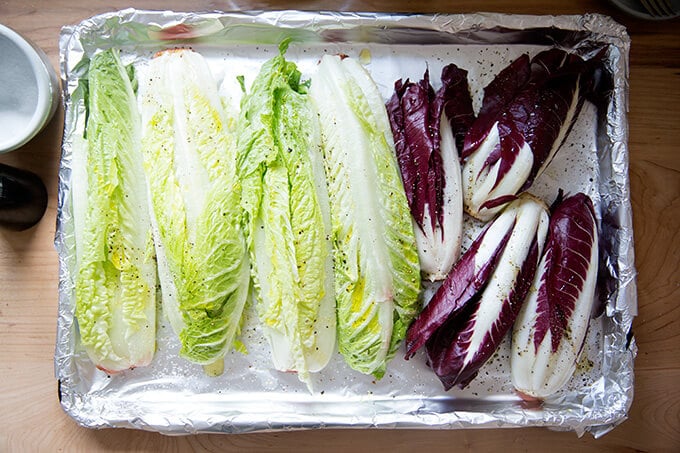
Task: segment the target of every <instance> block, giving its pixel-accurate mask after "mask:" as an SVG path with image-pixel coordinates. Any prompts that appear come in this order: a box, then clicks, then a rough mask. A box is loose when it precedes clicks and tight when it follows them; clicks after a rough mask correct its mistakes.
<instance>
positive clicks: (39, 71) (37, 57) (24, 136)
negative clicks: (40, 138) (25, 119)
mask: <svg viewBox="0 0 680 453" xmlns="http://www.w3.org/2000/svg"><path fill="white" fill-rule="evenodd" d="M0 36H3V37H6V38H7V39H9V40H10V41H11V42H12V43H14V44H15V45H16V46H17V48H18V49H19V50H20V51H21V53H22V55H23V56H24V57H25V58H26V60H28V62H29V64H30V66H31V68H32V70H33V74H34V75H35V79H36V85H37V89H38V100H37V103H36V106H35V110H34V111H33V115H32V117H31V119H30V121H29V123H28V125H27V126H26V127H25V128H24V129H23V130H22V131H21V133H20V134H17V135H15V136H10V137H0V154H2V153H6V152H9V151H12V150H15V149H17V148H20V147H21V146H23V145H25V144H26V143H27V142H28V141H29V140H31V139H32V138H33V137H35V136H36V135H37V134H38V132H40V131H41V130H42V129H43V127H45V125H46V124H47V123H48V122H49V121H50V119H51V118H52V116H53V115H54V112H55V110H56V107H57V102H58V96H59V88H58V81H57V76H56V73H55V71H54V68H53V67H52V64H51V63H50V62H49V60H48V58H47V55H45V53H44V52H43V51H42V50H41V49H40V48H38V47H37V46H36V45H35V44H33V43H31V42H30V41H28V40H27V39H26V38H24V37H23V36H21V35H20V34H19V33H18V32H16V31H14V30H13V29H11V28H10V27H8V26H6V25H3V24H0Z"/></svg>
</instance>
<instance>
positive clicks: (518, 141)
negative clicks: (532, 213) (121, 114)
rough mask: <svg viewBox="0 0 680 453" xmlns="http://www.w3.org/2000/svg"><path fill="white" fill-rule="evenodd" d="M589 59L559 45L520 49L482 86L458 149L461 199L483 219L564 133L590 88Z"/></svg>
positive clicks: (535, 170) (529, 178) (546, 159)
mask: <svg viewBox="0 0 680 453" xmlns="http://www.w3.org/2000/svg"><path fill="white" fill-rule="evenodd" d="M593 67H594V65H592V64H590V62H586V61H584V60H583V59H582V58H581V57H579V56H578V55H575V54H571V53H567V52H565V51H563V50H560V49H550V50H547V51H543V52H541V53H539V54H538V55H536V56H535V57H534V58H532V59H530V58H529V56H528V55H526V54H524V55H522V56H520V57H519V58H517V59H516V60H515V61H514V62H512V63H511V64H510V65H509V66H508V67H506V68H505V69H503V70H502V71H501V72H500V73H499V74H498V75H497V76H496V78H495V79H494V80H493V81H492V82H491V83H490V84H489V85H488V86H487V87H486V88H485V89H484V99H483V102H482V107H481V109H480V112H479V115H478V117H477V120H476V121H475V122H474V124H472V126H471V127H470V129H469V130H468V133H467V135H466V136H465V142H464V145H463V150H462V158H463V159H464V161H465V163H464V165H463V177H462V183H463V202H464V205H465V209H466V211H467V212H468V214H470V215H472V216H473V217H476V218H478V219H480V220H490V219H491V218H493V217H494V216H495V215H496V214H497V213H498V212H500V211H501V210H502V209H503V207H504V206H506V205H507V203H508V202H510V201H512V200H513V199H514V198H515V197H516V195H517V194H518V193H521V192H523V191H525V190H527V189H528V188H529V187H530V186H531V184H532V183H533V181H534V179H535V178H536V177H537V176H538V175H539V174H540V173H541V172H542V171H543V169H544V168H545V167H546V166H547V165H548V164H549V163H550V161H551V160H552V158H553V157H554V155H555V153H556V152H557V150H558V149H559V148H560V146H561V145H562V143H563V142H564V140H565V138H566V137H567V135H568V133H569V131H570V129H571V127H572V126H573V124H574V122H575V120H576V117H577V116H578V113H579V111H580V109H581V107H582V105H583V102H584V100H585V98H586V96H587V95H588V93H589V92H590V91H591V89H592V85H593V75H592V74H593V71H592V68H593Z"/></svg>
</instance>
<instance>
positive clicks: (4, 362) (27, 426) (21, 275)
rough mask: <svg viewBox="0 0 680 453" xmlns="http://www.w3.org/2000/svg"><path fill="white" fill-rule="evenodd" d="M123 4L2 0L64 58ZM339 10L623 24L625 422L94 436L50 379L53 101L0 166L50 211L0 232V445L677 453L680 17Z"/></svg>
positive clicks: (19, 22) (580, 1) (528, 10)
mask: <svg viewBox="0 0 680 453" xmlns="http://www.w3.org/2000/svg"><path fill="white" fill-rule="evenodd" d="M338 5H339V4H338V3H336V2H332V1H302V2H295V3H294V2H285V1H250V2H249V1H241V0H236V1H229V2H221V1H202V0H196V1H194V2H191V3H187V2H185V1H180V0H168V1H163V0H147V1H138V2H135V3H134V6H135V7H137V8H141V9H174V10H178V11H181V10H187V9H188V8H190V9H192V10H195V11H205V10H215V9H290V8H296V9H306V10H334V9H338ZM128 6H130V4H129V3H128V2H125V1H123V0H110V1H108V2H104V3H99V2H80V1H77V0H50V1H47V0H32V1H31V0H29V1H24V0H2V1H0V22H2V23H3V24H5V25H8V26H10V27H13V28H14V29H15V30H17V31H19V32H20V33H23V34H25V35H26V36H27V37H29V38H30V39H32V40H33V41H34V42H35V43H36V44H38V45H39V46H40V47H42V48H43V50H45V52H46V53H47V54H48V56H49V57H50V60H51V61H52V64H53V65H54V66H55V67H57V65H58V50H57V40H58V35H59V30H60V28H61V27H62V26H63V25H66V24H75V23H78V22H80V21H81V20H83V19H85V18H87V17H90V16H92V15H94V14H98V13H102V12H105V11H113V10H116V9H122V8H126V7H128ZM341 6H342V9H344V10H355V11H405V12H408V11H410V12H414V11H420V12H450V13H462V12H474V11H478V10H480V9H483V10H485V11H497V12H505V13H522V14H546V13H550V14H583V13H586V12H599V13H603V14H608V15H611V16H612V17H614V19H616V20H617V21H619V22H621V23H623V24H624V25H626V26H627V28H628V31H629V33H630V35H631V38H632V47H631V59H630V97H629V101H630V103H629V107H630V112H629V123H630V131H629V132H630V138H629V145H630V181H631V201H632V206H633V217H634V230H635V250H636V265H637V269H638V281H637V283H638V295H639V316H638V317H637V318H636V320H635V322H634V331H635V338H636V343H637V346H638V348H639V353H638V357H637V360H636V365H635V369H636V382H635V399H634V401H633V405H632V407H631V410H630V413H629V419H628V420H627V421H625V422H624V423H623V424H622V425H621V426H619V427H618V428H616V429H615V430H614V431H612V432H611V433H609V434H607V435H606V436H604V437H603V438H601V439H597V440H595V439H593V438H592V436H590V435H585V436H583V437H581V438H578V437H577V436H576V435H574V434H573V433H563V432H553V431H549V430H545V429H512V430H494V429H485V430H458V431H433V430H350V429H348V430H323V431H304V432H299V431H298V432H281V433H256V434H244V435H230V436H226V435H199V436H183V437H167V436H162V435H159V434H155V433H148V432H140V431H131V430H122V429H121V430H89V429H85V428H81V427H79V426H77V424H76V423H75V422H73V420H71V419H70V418H69V417H68V416H66V415H65V414H64V413H63V411H62V410H61V408H60V406H59V403H58V400H57V386H56V381H55V379H54V368H53V362H52V360H53V353H54V340H55V331H56V312H57V284H58V268H57V256H56V253H55V251H54V246H53V240H54V230H55V218H56V205H57V200H56V195H57V191H56V189H57V168H58V163H59V157H60V140H61V130H62V123H63V112H62V111H61V109H60V110H59V111H58V113H57V115H55V118H54V120H53V121H52V122H51V123H50V125H49V126H48V127H47V128H46V129H45V130H44V131H43V132H42V133H41V134H40V135H39V136H38V137H36V139H34V140H33V141H32V142H31V143H29V144H28V145H26V146H25V147H24V148H23V149H21V150H19V151H17V152H13V153H10V154H6V155H2V156H0V162H2V163H6V164H10V165H15V166H18V167H21V168H26V169H28V170H32V171H34V172H36V173H38V174H39V175H40V176H41V177H42V178H43V181H45V183H46V185H47V187H48V192H49V205H48V211H47V213H46V215H45V217H44V219H43V220H42V221H41V222H40V224H38V225H37V226H36V227H35V228H33V229H31V230H29V231H25V232H21V233H13V232H7V231H2V230H0V379H2V384H3V385H2V387H1V390H0V451H2V452H4V451H8V452H14V451H19V452H31V451H50V452H51V451H68V452H71V451H86V452H92V451H142V452H146V451H149V452H151V451H164V452H184V451H213V452H217V451H289V450H295V451H298V452H315V451H319V450H320V449H323V450H330V451H348V450H352V451H370V452H375V453H377V452H383V451H385V452H392V451H395V450H396V451H402V450H404V451H408V450H417V451H450V450H456V451H497V450H500V449H503V450H504V451H526V450H536V449H538V450H544V449H548V448H549V449H550V451H556V452H561V451H564V452H567V451H569V452H571V451H574V450H578V451H585V452H589V451H593V452H595V451H598V452H600V451H605V452H607V451H612V452H619V451H650V452H651V451H654V452H657V451H669V452H672V451H680V385H679V384H678V383H679V382H680V353H679V348H678V346H679V345H680V303H679V302H680V278H679V275H678V269H679V268H680V175H679V172H680V155H679V154H680V149H679V146H680V32H679V30H680V21H678V20H675V21H671V22H645V21H642V20H638V19H634V18H630V17H628V16H626V15H625V14H623V13H621V12H620V11H618V10H617V9H615V8H614V7H613V5H612V4H611V3H609V2H606V1H602V0H601V1H596V0H574V1H569V2H561V1H549V0H536V1H529V0H519V1H510V0H492V1H487V2H484V4H483V7H481V6H480V4H479V3H478V2H476V1H472V0H463V1H456V2H452V1H445V0H439V1H425V2H407V1H405V0H400V1H370V0H365V1H346V2H342V3H341Z"/></svg>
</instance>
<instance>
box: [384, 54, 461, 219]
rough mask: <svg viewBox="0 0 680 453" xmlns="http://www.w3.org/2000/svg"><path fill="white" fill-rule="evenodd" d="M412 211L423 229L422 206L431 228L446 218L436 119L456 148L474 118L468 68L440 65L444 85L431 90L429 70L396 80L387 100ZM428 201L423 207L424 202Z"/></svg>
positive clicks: (439, 139)
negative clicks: (415, 79)
mask: <svg viewBox="0 0 680 453" xmlns="http://www.w3.org/2000/svg"><path fill="white" fill-rule="evenodd" d="M386 107H387V112H388V116H389V118H390V125H391V128H392V133H393V136H394V140H395V148H396V154H397V161H398V163H399V168H400V170H401V175H402V180H403V183H404V189H405V191H406V197H407V199H408V202H409V207H410V209H411V214H412V216H413V218H414V220H415V221H416V224H417V225H418V226H419V227H420V229H421V230H423V229H424V224H423V222H424V219H425V210H426V209H427V210H428V217H429V219H430V222H431V225H430V226H431V228H432V230H435V229H436V228H437V226H438V225H442V224H443V222H444V219H443V217H444V209H443V204H444V202H445V201H444V187H445V181H446V178H445V176H444V173H445V171H446V169H445V168H444V165H443V159H442V152H441V144H442V137H441V131H440V119H441V116H442V114H443V113H446V116H447V118H448V120H449V123H450V125H451V129H452V133H453V135H454V138H455V139H456V143H457V145H458V146H459V149H461V148H462V142H463V137H464V136H465V134H466V133H467V129H468V128H469V127H470V125H471V124H472V122H473V121H474V113H473V110H472V98H471V97H470V90H469V87H468V83H467V71H465V70H463V69H460V68H458V67H457V66H456V65H454V64H449V65H447V66H446V67H444V69H443V70H442V87H441V88H440V89H439V90H438V91H437V92H436V93H435V91H434V89H433V88H432V86H431V85H430V80H429V70H426V71H425V74H424V76H423V79H422V80H420V81H419V82H417V83H415V82H411V81H410V80H408V79H407V80H406V81H403V80H398V81H396V82H395V84H394V94H393V95H392V97H391V98H390V100H389V101H388V102H387V104H386ZM426 206H427V208H426Z"/></svg>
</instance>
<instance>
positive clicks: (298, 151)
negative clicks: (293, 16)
mask: <svg viewBox="0 0 680 453" xmlns="http://www.w3.org/2000/svg"><path fill="white" fill-rule="evenodd" d="M286 46H287V43H284V44H282V46H281V49H280V50H281V53H280V54H279V55H277V56H276V57H274V58H272V59H270V60H269V61H267V62H265V63H264V64H263V65H262V67H261V68H260V72H259V74H258V75H257V77H256V78H255V79H254V81H253V83H252V86H251V88H250V90H249V91H248V92H247V93H246V94H245V96H244V97H243V99H242V101H241V114H240V118H239V125H238V159H237V161H238V171H239V175H240V179H241V181H242V185H243V196H242V200H241V205H242V206H243V209H244V211H245V213H246V223H247V225H248V227H247V231H248V246H249V250H250V255H251V257H252V259H251V262H252V267H253V271H252V275H253V280H254V283H255V288H256V293H257V298H258V304H257V311H258V316H259V318H260V321H261V325H262V330H263V332H264V334H265V337H266V338H267V340H268V342H269V345H270V348H271V352H272V355H271V356H272V361H273V363H274V366H275V367H276V369H278V370H281V371H293V372H296V373H297V376H298V379H300V381H302V382H304V383H306V384H307V385H308V387H309V388H310V390H311V385H312V381H311V375H310V373H313V372H318V371H320V370H322V369H323V368H324V367H325V366H326V365H327V364H328V361H329V360H330V358H331V356H332V354H333V352H334V350H335V334H336V323H335V297H334V289H333V262H332V255H331V225H330V213H329V204H328V193H327V190H326V180H325V175H324V169H323V158H322V154H321V148H320V146H321V145H320V137H319V130H318V121H317V118H316V115H315V114H314V113H313V111H312V106H311V103H310V100H309V95H308V94H307V86H306V85H305V84H304V83H302V82H301V80H300V78H301V73H300V71H299V70H298V68H297V66H296V65H295V63H293V62H290V61H287V60H286V59H285V56H284V52H285V50H286Z"/></svg>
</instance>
